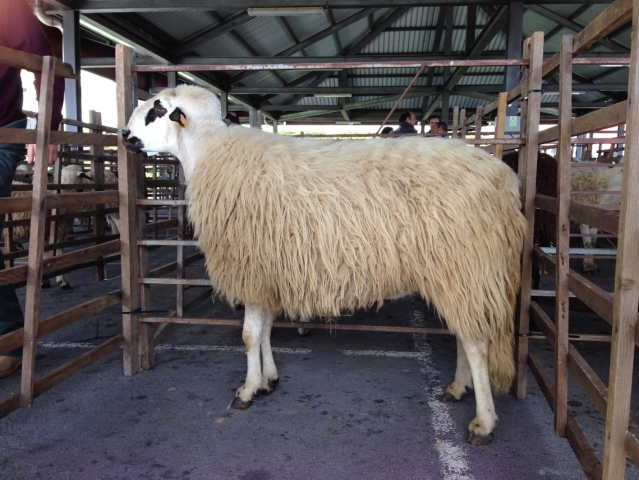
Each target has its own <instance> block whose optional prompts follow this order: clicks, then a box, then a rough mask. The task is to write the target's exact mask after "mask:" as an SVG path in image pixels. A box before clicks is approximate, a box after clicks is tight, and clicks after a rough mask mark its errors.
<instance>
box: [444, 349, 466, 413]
mask: <svg viewBox="0 0 639 480" xmlns="http://www.w3.org/2000/svg"><path fill="white" fill-rule="evenodd" d="M472 391H473V376H472V373H471V371H470V365H469V364H468V358H467V357H466V352H465V351H464V345H463V344H462V342H461V340H460V339H459V338H458V339H457V369H456V370H455V379H454V380H453V383H451V384H450V385H448V388H446V391H445V392H444V395H443V396H442V402H444V403H448V402H458V401H460V400H461V399H462V397H463V396H464V395H466V394H467V393H470V392H472Z"/></svg>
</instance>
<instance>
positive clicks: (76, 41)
mask: <svg viewBox="0 0 639 480" xmlns="http://www.w3.org/2000/svg"><path fill="white" fill-rule="evenodd" d="M62 23H63V28H64V33H63V34H62V60H63V61H64V62H65V63H68V64H69V65H71V67H72V68H73V71H74V73H80V13H79V12H78V11H77V10H64V12H63V13H62ZM64 88H65V90H64V104H65V117H66V118H68V119H71V120H78V121H81V120H82V92H81V88H80V77H79V76H78V78H77V79H71V78H67V79H65V81H64ZM66 128H67V131H70V132H78V131H82V129H81V128H78V127H74V126H72V125H67V127H66Z"/></svg>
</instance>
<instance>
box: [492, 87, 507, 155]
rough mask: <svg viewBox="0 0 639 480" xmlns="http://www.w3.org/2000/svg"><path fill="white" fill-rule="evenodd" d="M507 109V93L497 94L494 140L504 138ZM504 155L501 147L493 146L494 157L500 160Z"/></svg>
mask: <svg viewBox="0 0 639 480" xmlns="http://www.w3.org/2000/svg"><path fill="white" fill-rule="evenodd" d="M507 108H508V92H501V93H500V94H499V106H498V107H497V119H496V121H495V138H504V135H505V134H506V109H507ZM503 154H504V146H503V145H495V153H494V155H495V157H496V158H498V159H500V160H501V157H502V155H503Z"/></svg>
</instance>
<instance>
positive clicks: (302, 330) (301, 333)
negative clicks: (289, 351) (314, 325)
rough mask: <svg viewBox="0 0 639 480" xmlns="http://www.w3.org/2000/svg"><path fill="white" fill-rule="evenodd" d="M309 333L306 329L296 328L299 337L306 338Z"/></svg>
mask: <svg viewBox="0 0 639 480" xmlns="http://www.w3.org/2000/svg"><path fill="white" fill-rule="evenodd" d="M309 333H310V331H309V329H308V328H298V329H297V334H298V335H299V336H300V337H306V336H307V335H308V334H309Z"/></svg>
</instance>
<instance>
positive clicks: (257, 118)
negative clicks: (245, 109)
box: [249, 108, 262, 128]
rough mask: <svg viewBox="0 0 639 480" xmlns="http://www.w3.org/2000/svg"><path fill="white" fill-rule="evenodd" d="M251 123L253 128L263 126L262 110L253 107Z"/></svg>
mask: <svg viewBox="0 0 639 480" xmlns="http://www.w3.org/2000/svg"><path fill="white" fill-rule="evenodd" d="M249 124H250V125H251V128H262V112H260V111H259V110H255V109H254V108H251V109H250V110H249Z"/></svg>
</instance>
